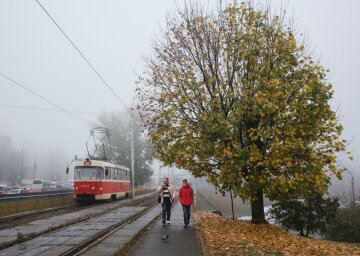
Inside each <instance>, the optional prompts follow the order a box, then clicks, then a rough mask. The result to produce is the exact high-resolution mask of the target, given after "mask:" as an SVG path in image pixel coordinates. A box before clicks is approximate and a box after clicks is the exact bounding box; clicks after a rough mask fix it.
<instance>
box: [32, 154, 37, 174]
mask: <svg viewBox="0 0 360 256" xmlns="http://www.w3.org/2000/svg"><path fill="white" fill-rule="evenodd" d="M36 169H37V163H36V153H35V157H34V173H33V179H34V180H35V178H36Z"/></svg>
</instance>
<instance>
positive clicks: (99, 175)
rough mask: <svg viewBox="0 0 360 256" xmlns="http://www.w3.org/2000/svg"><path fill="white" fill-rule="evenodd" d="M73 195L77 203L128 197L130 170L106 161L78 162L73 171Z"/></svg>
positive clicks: (87, 160)
mask: <svg viewBox="0 0 360 256" xmlns="http://www.w3.org/2000/svg"><path fill="white" fill-rule="evenodd" d="M74 193H75V198H76V200H77V201H82V200H106V199H112V200H115V199H117V198H121V197H128V196H129V194H130V170H129V169H128V168H126V167H124V166H121V165H115V164H112V163H109V162H106V161H99V160H89V159H88V158H87V159H86V160H85V161H79V162H77V163H76V164H75V169H74Z"/></svg>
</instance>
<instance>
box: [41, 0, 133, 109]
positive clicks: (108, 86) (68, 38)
mask: <svg viewBox="0 0 360 256" xmlns="http://www.w3.org/2000/svg"><path fill="white" fill-rule="evenodd" d="M35 1H36V2H37V3H38V5H39V6H40V7H41V9H42V10H43V11H44V12H45V13H46V15H47V16H48V17H49V18H50V19H51V20H52V22H53V23H54V24H55V25H56V27H57V28H58V29H59V30H60V31H61V33H62V34H63V35H64V36H65V37H66V39H67V40H68V41H69V43H70V44H71V45H72V46H73V47H74V48H75V50H76V51H77V52H78V53H79V55H80V56H81V57H82V58H83V59H84V60H85V62H86V63H87V64H88V65H89V67H90V68H91V69H92V70H93V71H94V72H95V73H96V75H97V76H98V77H99V78H100V80H101V81H102V82H103V84H104V85H105V86H106V88H107V89H108V90H109V91H110V92H111V93H112V94H113V95H114V96H115V97H116V99H117V100H118V101H119V102H120V103H121V105H123V107H125V109H126V110H127V111H129V113H130V114H132V112H131V111H130V109H129V108H128V106H127V105H126V104H125V103H124V102H123V101H122V100H121V98H120V97H119V95H117V93H116V92H115V91H114V90H113V88H112V87H111V86H110V85H109V84H108V83H107V82H106V81H105V79H104V78H103V77H102V76H101V75H100V73H99V72H98V71H97V70H96V69H95V67H94V66H93V65H92V64H91V63H90V61H89V60H88V59H87V58H86V57H85V55H84V54H83V53H82V52H81V51H80V49H79V48H78V47H77V46H76V45H75V43H74V42H73V41H72V40H71V39H70V37H69V36H68V35H67V34H66V33H65V31H64V30H63V29H62V28H61V27H60V25H59V24H58V23H57V22H56V21H55V19H54V18H53V17H52V16H51V15H50V13H49V12H48V11H47V10H46V9H45V7H44V6H43V5H42V4H41V3H40V1H39V0H35Z"/></svg>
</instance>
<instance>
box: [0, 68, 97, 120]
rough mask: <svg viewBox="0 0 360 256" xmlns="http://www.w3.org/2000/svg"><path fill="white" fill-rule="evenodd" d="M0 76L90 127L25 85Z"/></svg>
mask: <svg viewBox="0 0 360 256" xmlns="http://www.w3.org/2000/svg"><path fill="white" fill-rule="evenodd" d="M0 75H1V76H2V77H4V78H5V79H7V80H9V81H10V82H12V83H14V84H16V85H17V86H19V87H20V88H22V89H24V90H26V91H28V92H30V93H31V94H33V95H35V96H36V97H38V98H40V99H42V100H43V101H46V102H47V103H49V104H50V105H53V106H54V107H56V108H58V109H60V110H61V111H62V112H65V113H67V114H69V115H71V116H72V117H74V118H76V119H78V120H80V121H81V122H83V123H85V124H86V125H88V126H90V124H89V123H88V122H86V121H85V120H84V119H82V118H80V117H78V116H77V115H75V114H73V113H71V112H70V111H68V110H66V109H64V108H62V107H60V106H59V105H57V104H55V103H53V102H51V101H50V100H48V99H46V98H45V97H43V96H41V95H40V94H38V93H36V92H34V91H33V90H31V89H30V88H28V87H26V86H25V85H22V84H20V83H19V82H17V81H15V80H14V79H12V78H10V77H8V76H7V75H4V74H3V73H0Z"/></svg>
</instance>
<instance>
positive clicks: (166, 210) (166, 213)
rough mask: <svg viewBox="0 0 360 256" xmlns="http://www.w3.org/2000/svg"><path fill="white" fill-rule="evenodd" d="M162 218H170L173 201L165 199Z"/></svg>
mask: <svg viewBox="0 0 360 256" xmlns="http://www.w3.org/2000/svg"><path fill="white" fill-rule="evenodd" d="M161 206H162V218H163V220H170V215H171V202H166V201H164V202H163V203H162V204H161Z"/></svg>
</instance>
